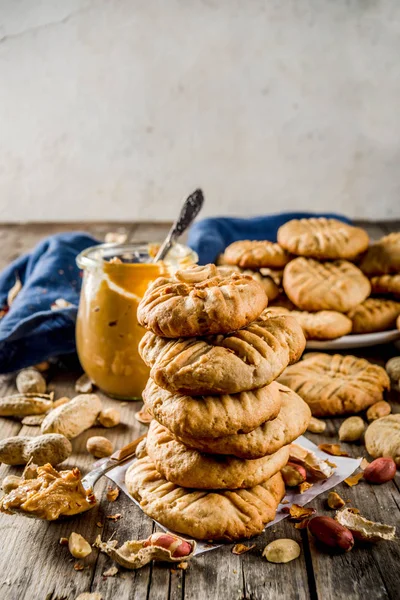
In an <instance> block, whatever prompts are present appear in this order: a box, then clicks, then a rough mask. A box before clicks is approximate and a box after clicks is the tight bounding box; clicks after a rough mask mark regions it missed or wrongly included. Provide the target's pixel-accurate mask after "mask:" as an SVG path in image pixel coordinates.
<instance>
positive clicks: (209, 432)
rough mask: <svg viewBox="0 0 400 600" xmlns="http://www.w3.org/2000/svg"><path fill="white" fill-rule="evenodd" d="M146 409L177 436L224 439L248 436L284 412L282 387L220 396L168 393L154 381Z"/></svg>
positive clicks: (146, 395)
mask: <svg viewBox="0 0 400 600" xmlns="http://www.w3.org/2000/svg"><path fill="white" fill-rule="evenodd" d="M143 400H144V402H145V406H146V409H147V410H148V411H149V413H150V414H151V415H153V417H154V418H155V419H156V420H157V421H158V422H159V423H161V424H162V425H164V426H165V427H167V428H168V429H169V430H170V431H172V433H173V434H174V435H188V436H194V437H196V436H197V435H202V436H203V437H220V436H221V435H231V434H233V433H239V432H240V433H247V432H248V431H252V430H253V429H255V428H256V427H258V426H259V425H261V423H264V422H265V421H270V420H271V419H275V418H276V417H277V416H278V414H279V411H280V408H281V395H280V393H279V385H278V384H277V383H275V382H272V383H270V384H269V385H266V386H264V387H261V388H259V389H256V390H253V391H249V392H240V393H239V394H222V395H219V396H186V395H184V394H177V393H174V392H168V391H167V390H165V389H163V388H161V387H160V386H158V385H157V384H156V383H155V382H154V381H153V380H152V379H151V378H150V379H149V381H148V382H147V385H146V388H145V390H144V391H143Z"/></svg>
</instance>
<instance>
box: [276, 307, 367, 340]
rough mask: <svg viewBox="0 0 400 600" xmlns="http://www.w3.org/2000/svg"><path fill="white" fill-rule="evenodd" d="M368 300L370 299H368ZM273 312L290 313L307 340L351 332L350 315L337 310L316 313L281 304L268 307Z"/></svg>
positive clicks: (327, 337)
mask: <svg viewBox="0 0 400 600" xmlns="http://www.w3.org/2000/svg"><path fill="white" fill-rule="evenodd" d="M366 302H368V300H367V301H366ZM266 312H267V313H268V312H269V313H271V314H282V315H284V314H289V315H291V316H292V317H294V318H295V319H297V321H298V322H299V323H300V325H301V327H302V329H303V333H304V335H305V336H306V340H334V339H336V338H339V337H342V336H343V335H347V334H348V333H350V332H351V328H352V322H351V320H350V319H349V317H346V315H344V314H343V313H340V312H337V311H335V310H319V311H317V312H314V313H310V312H307V311H305V310H288V309H287V308H283V307H280V306H271V307H268V308H267V309H266Z"/></svg>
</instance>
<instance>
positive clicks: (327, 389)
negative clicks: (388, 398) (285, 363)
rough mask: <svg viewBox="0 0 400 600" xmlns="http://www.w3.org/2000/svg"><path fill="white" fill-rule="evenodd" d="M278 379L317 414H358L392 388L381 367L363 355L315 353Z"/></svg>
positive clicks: (320, 415) (289, 368) (290, 368)
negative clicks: (362, 356) (359, 356)
mask: <svg viewBox="0 0 400 600" xmlns="http://www.w3.org/2000/svg"><path fill="white" fill-rule="evenodd" d="M279 381H280V382H281V383H283V384H284V385H287V386H288V387H290V388H291V389H292V390H294V391H295V392H297V393H298V394H299V395H300V396H301V397H302V398H303V400H305V402H307V404H308V405H309V407H310V408H311V412H312V414H313V415H314V416H315V417H329V416H338V415H347V414H354V413H358V412H360V411H361V410H365V409H366V408H368V407H369V406H371V404H374V403H375V402H378V401H379V400H382V399H383V392H384V390H388V389H389V388H390V380H389V377H388V375H387V373H386V371H385V369H383V368H382V367H379V366H378V365H374V364H372V363H370V362H368V361H367V360H365V359H363V358H357V357H355V356H350V355H348V356H342V355H341V354H333V355H331V354H324V353H322V352H320V353H317V352H313V353H311V354H310V355H309V356H307V357H306V358H304V360H302V361H300V362H299V363H298V364H297V365H293V366H291V367H288V368H287V369H286V370H285V371H284V372H283V373H282V375H281V376H280V378H279Z"/></svg>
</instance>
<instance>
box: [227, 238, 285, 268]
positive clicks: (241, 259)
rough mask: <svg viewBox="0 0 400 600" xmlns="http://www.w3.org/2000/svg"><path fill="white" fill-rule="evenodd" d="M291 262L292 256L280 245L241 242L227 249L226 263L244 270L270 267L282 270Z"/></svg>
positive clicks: (250, 241) (249, 241)
mask: <svg viewBox="0 0 400 600" xmlns="http://www.w3.org/2000/svg"><path fill="white" fill-rule="evenodd" d="M289 260H290V255H289V253H288V252H286V250H284V249H283V248H282V247H281V246H280V245H279V244H276V243H274V242H269V241H268V240H263V241H252V240H241V241H240V242H233V244H230V246H228V247H227V248H226V249H225V252H224V261H225V263H226V264H228V265H237V266H238V267H242V268H244V269H261V268H263V267H270V268H272V269H280V268H282V267H284V266H285V265H286V264H287V263H288V262H289Z"/></svg>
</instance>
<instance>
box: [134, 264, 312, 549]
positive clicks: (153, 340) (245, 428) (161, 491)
mask: <svg viewBox="0 0 400 600" xmlns="http://www.w3.org/2000/svg"><path fill="white" fill-rule="evenodd" d="M267 302H268V299H267V297H266V295H265V292H264V290H263V287H262V285H260V284H259V283H258V282H257V281H255V280H254V279H253V278H252V277H248V276H246V275H243V274H241V273H236V272H235V273H233V274H230V275H229V276H228V275H226V276H224V275H221V274H219V273H218V271H217V270H216V267H215V266H213V265H207V266H206V267H197V268H194V269H190V270H186V271H181V272H178V273H177V274H176V275H175V276H174V277H172V278H170V279H164V278H160V279H158V280H157V281H155V282H154V283H153V284H152V285H151V286H150V287H149V289H148V291H147V292H146V294H145V296H144V297H143V300H142V302H141V303H140V306H139V310H138V318H139V322H140V323H141V324H142V325H144V326H145V327H146V328H147V329H149V330H150V331H148V332H147V333H146V334H145V336H144V337H143V339H142V341H141V344H140V347H139V350H140V353H141V356H142V358H143V360H144V361H145V362H146V364H148V365H149V366H150V367H151V378H150V379H149V382H148V384H147V387H146V389H145V391H144V394H143V397H144V401H145V405H146V409H147V410H148V411H149V412H150V413H151V414H152V415H153V417H154V420H153V421H152V423H151V425H150V428H149V432H148V435H147V439H146V444H145V447H142V448H141V450H140V453H139V460H137V461H135V463H134V464H133V465H132V466H131V467H130V468H129V470H128V472H127V475H126V483H127V487H128V489H129V491H130V493H131V494H132V495H133V496H134V497H135V498H137V499H138V500H139V501H140V503H141V506H142V508H143V510H144V512H146V513H147V514H148V515H149V516H151V517H153V518H154V519H157V520H158V521H159V522H160V523H162V524H164V525H166V526H168V527H170V528H171V529H174V530H175V531H177V532H180V533H185V534H187V535H191V536H193V537H196V538H199V539H207V540H209V539H214V540H234V539H239V538H241V537H249V536H251V535H254V534H256V533H259V532H261V531H262V530H263V528H264V526H265V524H266V523H267V522H268V521H270V520H272V519H273V518H274V515H275V511H276V508H277V505H278V504H279V502H280V500H281V499H282V497H283V494H284V484H283V480H282V477H281V475H280V470H281V469H282V468H283V466H284V465H285V464H286V462H287V460H288V455H289V450H288V444H290V443H291V442H292V441H293V440H294V439H295V438H296V437H298V436H299V435H300V434H302V433H304V431H305V430H306V428H307V425H308V422H309V419H310V410H309V408H308V406H307V405H306V404H305V403H304V402H303V400H302V399H301V398H300V397H299V396H298V395H297V394H296V393H295V392H293V391H292V390H289V389H288V388H286V387H285V386H283V385H281V384H278V383H276V382H275V381H274V379H276V378H277V377H278V376H279V374H280V373H281V372H282V371H283V370H284V369H285V367H286V366H287V365H289V364H292V363H294V362H295V361H297V360H298V359H299V358H300V356H301V354H302V352H303V349H304V346H305V339H304V335H303V333H302V330H301V327H300V326H299V325H298V323H297V321H296V320H295V319H293V318H292V317H286V316H281V315H278V316H269V315H266V316H261V313H262V311H263V309H264V308H265V306H266V305H267ZM178 336H179V337H178Z"/></svg>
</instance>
